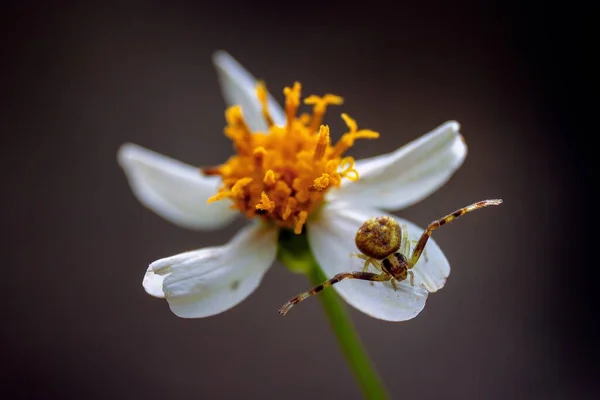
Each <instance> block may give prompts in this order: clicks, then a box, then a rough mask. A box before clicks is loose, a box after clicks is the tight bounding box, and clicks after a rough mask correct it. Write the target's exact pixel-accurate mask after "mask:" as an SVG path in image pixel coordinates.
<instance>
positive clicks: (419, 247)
mask: <svg viewBox="0 0 600 400" xmlns="http://www.w3.org/2000/svg"><path fill="white" fill-rule="evenodd" d="M501 203H502V200H500V199H495V200H483V201H479V202H477V203H474V204H471V205H470V206H467V207H463V208H460V209H458V210H456V211H454V212H453V213H450V214H448V215H446V216H445V217H442V218H440V219H438V220H435V221H433V222H432V223H430V224H429V226H428V227H427V229H425V231H424V232H423V234H422V235H421V237H420V238H419V240H418V241H417V242H416V244H415V247H414V249H413V251H412V253H411V251H410V243H411V241H410V240H409V239H408V232H407V230H406V229H401V228H400V225H399V224H398V222H397V221H396V220H395V219H394V218H391V217H386V216H383V217H374V218H369V219H368V220H367V221H365V222H364V223H363V224H362V225H361V226H360V228H358V231H357V232H356V237H355V243H356V247H357V248H358V249H359V250H360V252H361V253H358V254H355V256H357V257H359V258H361V259H363V260H365V263H364V266H363V270H362V271H356V272H342V273H339V274H337V275H334V276H333V277H332V278H331V279H329V280H327V281H325V282H323V283H322V284H320V285H318V286H317V287H315V288H313V289H311V290H309V291H307V292H304V293H300V294H299V295H298V296H296V297H294V298H293V299H291V300H290V301H288V302H287V303H285V304H284V305H283V306H282V307H281V308H280V309H279V314H281V315H285V314H286V313H287V312H288V311H289V310H290V308H292V307H293V306H294V304H298V303H300V302H301V301H303V300H306V299H307V298H309V297H310V296H313V295H315V294H317V293H319V292H320V291H322V290H323V289H327V288H328V287H330V286H333V285H335V284H336V283H338V282H340V281H342V280H344V279H360V280H364V281H372V282H386V281H389V282H390V283H391V285H392V287H393V288H394V290H396V289H397V282H401V281H404V280H406V279H407V278H408V279H409V281H410V284H411V285H414V274H413V272H412V271H411V269H412V268H413V267H414V266H415V265H416V264H417V261H419V258H421V254H423V251H424V250H425V245H426V244H427V241H428V240H429V238H430V237H431V234H432V233H433V231H434V230H436V229H437V228H439V227H441V226H443V225H445V224H447V223H449V222H452V221H454V220H455V219H456V218H458V217H460V216H462V215H464V214H466V213H468V212H471V211H475V210H477V209H480V208H483V207H488V206H497V205H500V204H501ZM369 265H373V266H374V267H375V268H376V269H377V270H379V271H381V272H380V273H378V274H377V273H372V272H367V271H368V268H369Z"/></svg>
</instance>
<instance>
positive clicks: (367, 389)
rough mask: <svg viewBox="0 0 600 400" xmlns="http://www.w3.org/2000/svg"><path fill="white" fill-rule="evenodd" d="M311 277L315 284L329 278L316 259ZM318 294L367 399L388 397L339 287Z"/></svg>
mask: <svg viewBox="0 0 600 400" xmlns="http://www.w3.org/2000/svg"><path fill="white" fill-rule="evenodd" d="M308 278H309V279H310V282H311V283H312V285H313V286H316V285H318V284H320V283H323V282H324V281H326V280H327V277H326V276H325V275H324V274H323V272H322V271H321V268H320V267H319V265H318V264H317V263H316V262H315V265H314V266H313V268H311V270H310V272H309V273H308ZM318 297H319V300H320V301H321V304H322V305H323V308H324V310H325V314H327V318H328V319H329V323H330V324H331V327H332V328H333V332H334V333H335V336H336V338H337V340H338V343H339V345H340V349H341V350H342V353H343V354H344V357H345V358H346V361H347V362H348V364H349V365H350V369H351V370H352V372H353V373H354V377H355V378H356V380H357V382H358V385H359V386H360V389H361V390H362V393H363V395H364V397H365V398H366V399H387V398H388V394H387V392H386V390H385V387H384V386H383V382H382V381H381V378H379V375H378V374H377V371H376V370H375V368H374V367H373V364H372V363H371V360H370V358H369V356H368V354H367V352H366V351H365V349H364V347H363V345H362V342H361V340H360V337H359V336H358V334H357V333H356V329H355V328H354V324H353V323H352V320H351V319H350V316H349V315H348V313H347V312H346V309H345V306H344V304H343V303H342V300H341V299H340V297H339V296H338V294H337V293H336V292H335V290H331V289H330V290H324V291H322V292H321V293H319V296H318Z"/></svg>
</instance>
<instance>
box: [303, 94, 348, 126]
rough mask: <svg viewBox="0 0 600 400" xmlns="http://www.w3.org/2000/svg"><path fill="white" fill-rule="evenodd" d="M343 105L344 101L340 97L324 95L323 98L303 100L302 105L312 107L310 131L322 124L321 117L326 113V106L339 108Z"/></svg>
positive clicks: (314, 97)
mask: <svg viewBox="0 0 600 400" xmlns="http://www.w3.org/2000/svg"><path fill="white" fill-rule="evenodd" d="M343 103H344V99H343V98H342V97H340V96H336V95H333V94H326V95H325V96H323V97H320V96H315V95H312V96H308V97H307V98H306V99H304V104H308V105H311V104H312V105H313V106H314V107H313V118H312V122H311V124H310V129H311V130H313V131H316V130H317V127H318V126H319V125H321V122H323V116H324V115H325V112H326V111H327V106H328V105H335V106H339V105H341V104H343Z"/></svg>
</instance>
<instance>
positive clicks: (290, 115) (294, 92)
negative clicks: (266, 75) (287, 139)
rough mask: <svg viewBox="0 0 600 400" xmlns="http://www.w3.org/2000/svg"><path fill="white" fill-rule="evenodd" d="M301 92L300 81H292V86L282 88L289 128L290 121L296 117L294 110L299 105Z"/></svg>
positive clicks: (290, 125) (289, 126)
mask: <svg viewBox="0 0 600 400" xmlns="http://www.w3.org/2000/svg"><path fill="white" fill-rule="evenodd" d="M301 92H302V85H300V82H294V86H293V87H291V88H289V87H286V88H284V89H283V94H284V95H285V115H286V116H287V126H288V128H289V129H291V127H292V122H293V121H294V119H295V117H296V111H297V110H298V106H299V105H300V93H301ZM289 129H288V130H289Z"/></svg>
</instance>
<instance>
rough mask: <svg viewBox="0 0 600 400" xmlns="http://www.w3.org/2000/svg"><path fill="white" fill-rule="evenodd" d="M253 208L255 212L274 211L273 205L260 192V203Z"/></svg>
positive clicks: (263, 193)
mask: <svg viewBox="0 0 600 400" xmlns="http://www.w3.org/2000/svg"><path fill="white" fill-rule="evenodd" d="M255 207H256V209H257V210H263V211H266V212H273V210H274V209H275V203H274V202H273V201H271V199H269V196H267V194H266V193H265V192H262V193H261V194H260V202H259V203H258V204H257V205H256V206H255Z"/></svg>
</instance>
